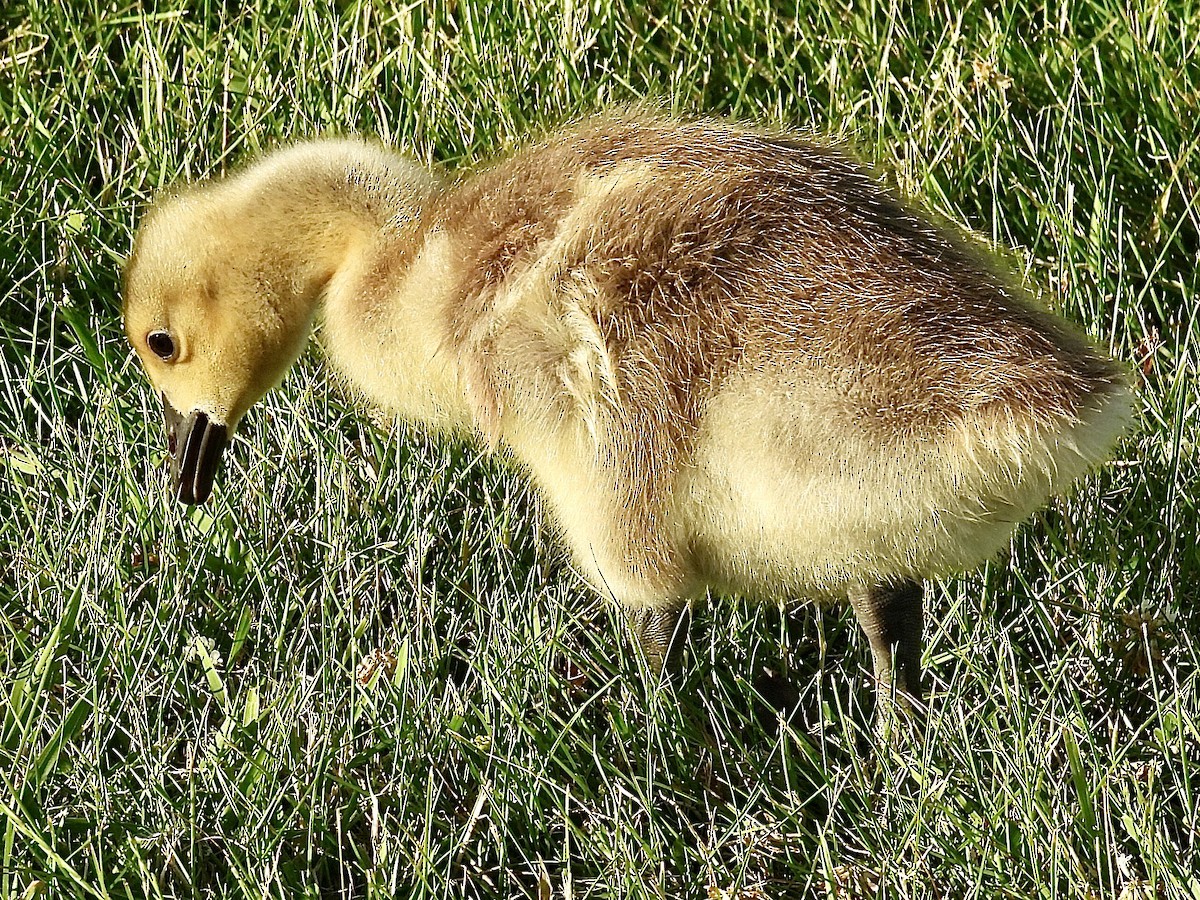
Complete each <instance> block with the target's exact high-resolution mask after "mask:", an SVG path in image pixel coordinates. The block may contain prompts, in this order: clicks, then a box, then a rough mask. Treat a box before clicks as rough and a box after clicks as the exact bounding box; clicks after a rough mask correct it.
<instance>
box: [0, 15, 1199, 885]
mask: <svg viewBox="0 0 1200 900" xmlns="http://www.w3.org/2000/svg"><path fill="white" fill-rule="evenodd" d="M788 8H789V4H785V3H773V2H769V0H722V2H715V3H712V4H707V5H704V4H695V3H692V2H684V0H664V2H659V3H654V4H645V3H629V4H621V3H619V2H618V0H589V2H568V0H564V2H560V3H557V4H540V3H539V4H535V3H525V2H514V0H497V2H492V3H486V4H485V3H479V2H477V0H460V2H443V0H429V2H416V3H407V2H406V3H400V2H392V0H378V2H375V3H353V2H346V3H336V4H335V3H323V2H316V0H299V2H292V3H285V2H282V0H264V2H262V3H259V4H257V5H256V6H255V7H254V8H253V9H251V10H249V11H246V12H243V13H236V12H231V11H229V9H228V8H227V5H226V4H220V3H211V4H206V3H198V4H194V5H192V6H183V5H176V4H173V3H161V4H153V5H152V11H145V10H142V9H141V7H140V6H138V5H134V4H132V3H127V2H125V0H112V2H106V3H99V2H86V0H75V2H73V3H71V4H65V5H64V4H58V3H43V2H34V0H17V2H10V3H6V4H5V5H4V7H3V9H2V10H0V236H2V237H0V395H2V396H0V443H2V447H3V450H2V452H0V673H2V674H0V713H2V716H3V720H2V726H0V727H2V730H0V900H9V898H35V897H112V898H120V897H179V896H202V897H242V896H247V897H327V896H339V897H347V898H349V897H355V898H362V897H429V898H444V897H521V896H528V897H537V898H539V900H541V898H547V897H555V898H560V897H563V898H565V897H572V898H598V897H666V898H676V897H709V898H737V900H755V898H767V897H770V898H775V897H793V896H794V897H804V896H814V897H822V896H824V897H838V898H867V897H902V896H905V897H906V896H911V897H929V898H945V897H988V898H991V897H1014V898H1023V897H1064V898H1066V897H1078V898H1095V897H1120V898H1124V900H1134V898H1156V900H1157V898H1183V897H1190V898H1197V897H1200V873H1198V871H1197V863H1196V862H1195V860H1196V859H1200V846H1197V842H1198V838H1197V835H1198V834H1200V812H1198V810H1200V676H1198V674H1197V673H1198V671H1200V639H1198V638H1197V635H1200V603H1197V600H1198V599H1200V597H1198V596H1197V595H1198V589H1197V587H1196V586H1197V584H1200V551H1198V550H1197V546H1198V543H1200V542H1198V535H1197V525H1196V522H1197V508H1196V505H1197V495H1196V487H1195V486H1196V484H1197V483H1198V480H1197V476H1198V475H1200V472H1198V468H1200V462H1198V456H1197V430H1196V425H1197V404H1198V400H1197V378H1196V375H1197V365H1198V362H1200V350H1198V343H1200V324H1198V323H1197V314H1198V309H1200V305H1198V297H1197V287H1198V278H1197V274H1196V260H1197V258H1198V257H1200V205H1198V204H1200V201H1198V200H1197V190H1198V186H1200V137H1198V136H1197V135H1198V134H1200V132H1197V130H1196V123H1197V121H1198V120H1200V49H1198V48H1200V15H1198V14H1197V12H1196V11H1195V10H1194V9H1193V7H1192V6H1191V5H1190V4H1186V3H1154V2H1149V3H1145V4H1141V5H1139V4H1133V5H1132V6H1130V5H1127V4H1125V3H1120V2H1116V0H1089V2H1083V3H1074V4H1065V3H1062V4H1050V3H1034V4H1027V3H1020V2H1006V3H1002V4H995V3H986V4H985V3H982V2H972V0H967V2H964V3H959V4H946V5H930V4H918V5H915V6H912V7H909V6H902V5H900V4H898V3H894V2H882V0H880V2H865V3H853V4H852V3H848V2H832V3H825V4H819V5H818V4H806V5H805V8H804V9H803V10H801V11H800V13H799V14H798V15H796V14H793V12H794V11H793V12H789V11H788ZM647 97H648V98H653V99H654V100H655V101H656V102H660V103H662V104H663V105H665V106H667V107H669V108H672V109H674V110H677V111H682V112H705V113H713V114H720V115H731V116H735V117H737V118H740V119H745V120H752V121H761V122H767V123H774V124H785V125H788V126H790V127H794V128H798V129H801V130H810V131H813V132H816V133H818V134H822V135H830V136H833V137H834V138H837V139H839V140H843V141H848V142H850V143H851V144H852V145H853V146H854V147H855V148H856V150H857V152H858V153H859V154H860V155H861V156H862V157H863V159H865V160H866V161H867V162H869V163H870V164H872V165H874V166H875V167H877V169H878V170H879V171H880V172H881V174H882V175H883V177H885V178H887V179H889V180H891V181H892V182H894V183H896V184H898V185H899V186H900V187H901V188H902V189H903V190H905V191H907V192H909V193H911V194H913V195H916V196H918V197H920V198H923V200H924V201H925V202H926V203H927V204H928V205H929V206H930V207H931V208H933V209H934V210H936V211H937V212H938V213H940V214H941V215H943V216H945V217H947V218H949V219H951V220H954V221H957V222H959V223H961V224H962V225H963V226H964V227H967V228H969V229H971V230H972V231H974V232H976V233H977V234H978V235H980V237H981V239H983V240H986V241H989V242H995V243H996V244H998V245H1002V246H1008V247H1011V248H1013V249H1012V251H1011V255H1010V258H1011V260H1012V262H1013V264H1014V265H1015V266H1016V267H1017V268H1019V269H1020V270H1021V271H1022V272H1024V273H1025V274H1026V275H1027V277H1028V278H1029V279H1030V282H1031V283H1032V284H1034V285H1037V286H1040V288H1041V289H1042V290H1043V291H1044V294H1045V297H1046V301H1047V302H1048V303H1050V304H1051V305H1053V306H1054V307H1056V308H1058V309H1060V310H1061V311H1062V312H1063V313H1064V314H1066V315H1067V316H1069V317H1071V318H1073V319H1075V320H1076V321H1078V322H1080V323H1081V324H1083V325H1084V326H1085V327H1086V328H1087V329H1088V330H1089V331H1090V332H1091V333H1092V334H1093V335H1094V336H1095V337H1096V338H1097V339H1098V340H1100V341H1101V342H1102V343H1103V344H1105V345H1107V346H1109V347H1110V348H1111V349H1112V351H1113V353H1114V354H1115V355H1117V356H1119V357H1121V358H1124V359H1126V360H1128V361H1130V363H1131V366H1132V367H1133V369H1134V371H1135V372H1136V375H1137V377H1138V379H1139V382H1140V386H1141V396H1142V403H1143V407H1142V415H1141V424H1140V426H1139V428H1138V430H1137V431H1136V433H1134V434H1133V435H1131V436H1130V437H1129V439H1128V440H1126V441H1125V442H1124V443H1123V445H1122V446H1121V447H1120V449H1119V451H1118V456H1117V459H1116V461H1115V462H1114V464H1113V465H1112V466H1111V467H1109V468H1106V469H1105V470H1104V471H1102V472H1100V473H1098V474H1096V475H1095V476H1093V477H1092V478H1090V479H1089V480H1088V481H1087V482H1086V483H1084V484H1083V485H1082V486H1081V487H1080V489H1079V490H1078V491H1077V492H1076V493H1074V494H1073V495H1072V496H1071V497H1070V498H1068V499H1065V500H1062V501H1059V502H1056V503H1055V504H1054V505H1053V506H1051V507H1050V508H1049V509H1048V510H1047V511H1046V512H1045V513H1044V514H1042V515H1040V516H1038V518H1037V519H1036V521H1035V522H1033V523H1031V524H1030V525H1029V526H1028V527H1027V528H1025V529H1023V530H1022V531H1021V532H1020V533H1019V535H1018V537H1017V538H1016V539H1015V540H1014V542H1013V546H1012V551H1011V554H1009V555H1008V556H1006V557H1005V558H1003V559H1001V560H998V561H996V562H994V563H993V564H990V565H989V566H988V567H986V568H985V569H984V570H983V571H981V572H977V573H972V574H968V575H966V576H963V577H962V578H960V579H955V580H951V581H948V582H946V583H943V584H938V585H934V586H933V588H932V590H931V592H930V598H929V607H930V614H929V619H930V622H929V627H928V635H927V649H926V654H925V662H926V665H927V667H928V675H927V679H928V681H929V683H930V684H931V686H932V688H933V697H932V710H931V715H930V722H929V727H928V731H927V734H926V736H925V739H924V741H923V742H918V743H916V744H913V745H910V746H908V747H907V749H906V751H905V752H902V753H889V752H887V751H880V752H879V753H878V754H877V757H876V758H875V759H870V758H869V757H867V756H864V755H863V754H862V753H860V752H859V748H860V747H861V745H862V743H863V741H864V733H863V725H862V722H863V715H862V714H861V712H859V711H858V698H860V697H862V696H864V695H865V673H864V670H863V661H864V654H865V647H864V646H863V641H862V640H861V639H860V637H859V636H858V634H857V631H856V628H855V626H854V624H853V621H852V619H851V618H850V616H849V614H848V612H847V611H846V610H840V609H826V610H812V609H808V608H803V607H802V608H800V609H798V610H796V611H789V612H788V613H787V614H786V615H785V614H781V613H780V612H779V611H777V610H774V609H771V608H764V607H761V606H757V605H755V604H753V603H749V602H744V601H741V600H735V599H713V600H711V601H710V602H709V603H708V604H706V605H705V606H704V607H702V608H701V609H700V610H698V613H697V622H696V628H695V635H694V644H693V649H692V652H691V655H690V658H689V661H688V664H687V675H686V685H685V687H684V689H683V690H681V691H680V692H679V696H678V700H677V701H676V699H673V698H671V697H668V696H663V695H661V694H660V693H657V692H655V691H654V690H651V689H648V688H647V687H646V686H645V685H644V683H643V681H642V680H641V678H640V677H639V673H638V669H637V665H636V662H635V661H634V659H633V658H632V656H631V654H630V652H629V648H628V646H627V645H626V644H625V643H624V642H623V641H621V640H618V639H616V638H615V637H614V636H613V630H614V619H613V616H612V614H611V612H610V611H609V610H608V609H607V608H606V607H605V606H604V605H603V603H602V602H600V601H599V600H598V599H597V598H595V597H593V596H591V595H590V594H588V593H587V592H586V591H585V590H583V589H582V588H581V587H580V586H579V583H578V582H577V580H576V579H575V577H574V576H573V575H572V573H571V572H570V570H569V568H568V567H567V566H566V565H565V564H564V563H563V561H562V559H561V557H560V556H559V554H558V553H557V551H556V550H555V549H554V544H553V541H552V540H551V539H549V538H548V537H547V536H546V535H544V534H543V533H542V532H543V531H544V530H545V527H546V523H545V520H544V518H543V517H542V515H541V514H540V512H539V510H538V508H537V504H536V501H535V498H534V497H533V496H532V495H531V493H530V491H529V489H528V487H527V485H526V484H525V483H524V481H523V480H522V479H521V477H520V475H519V473H517V472H515V471H513V469H511V468H510V467H509V466H507V465H506V464H505V463H504V461H503V460H500V459H495V458H485V457H482V456H481V455H480V452H479V451H478V450H477V449H475V448H473V447H471V446H469V445H457V444H453V443H448V442H445V441H441V440H437V439H435V438H433V437H431V436H428V435H425V434H423V433H421V432H419V431H417V430H415V429H411V428H409V427H407V426H404V425H396V426H391V425H386V424H385V425H384V427H378V423H373V422H372V420H371V418H370V416H369V414H367V413H365V412H364V411H362V410H359V409H356V408H354V407H353V406H352V405H349V404H347V402H346V401H345V400H344V399H343V398H342V396H341V395H340V394H339V393H338V391H337V390H336V389H335V388H333V387H331V386H330V384H329V383H328V382H327V380H326V379H325V377H324V376H323V375H322V374H321V368H320V365H319V363H318V361H316V360H312V359H306V360H304V362H303V363H302V365H301V366H300V367H298V369H297V370H296V372H295V373H294V374H293V375H292V376H290V377H289V379H288V381H287V382H286V383H285V385H284V387H283V388H282V389H281V390H280V391H278V392H276V393H275V394H274V395H272V396H271V397H270V398H269V399H268V400H267V401H265V402H264V403H263V404H262V406H261V407H260V408H259V409H258V410H257V411H256V412H255V413H253V414H252V415H251V416H250V420H249V422H248V425H247V428H246V430H245V432H244V433H243V434H242V436H241V437H239V439H238V440H237V442H236V444H235V447H234V448H233V450H232V453H231V454H230V455H229V462H228V464H227V468H226V471H225V472H224V476H223V478H222V480H221V483H220V485H219V487H218V492H217V495H216V497H215V498H214V501H213V502H210V504H209V505H208V506H207V507H205V508H203V509H201V510H195V511H185V510H181V509H180V508H178V507H176V506H175V505H173V504H171V503H170V502H168V501H167V499H166V498H165V496H164V487H165V477H164V474H163V468H162V460H163V453H164V451H163V440H162V435H161V425H160V422H159V417H160V414H159V411H158V409H157V408H156V407H157V402H156V400H155V398H154V397H152V396H151V395H150V392H149V390H148V389H147V387H146V385H145V382H144V381H143V379H142V377H141V375H140V373H139V371H138V369H137V367H136V365H135V364H134V362H133V361H132V359H131V354H130V352H129V351H128V349H127V347H126V345H125V343H124V341H123V338H122V336H121V329H120V324H119V316H118V310H119V299H118V298H119V272H120V268H121V262H122V257H123V255H124V254H125V253H126V252H127V250H128V248H129V246H130V237H131V233H132V231H133V228H134V226H135V223H136V221H137V218H138V215H139V213H140V210H141V209H142V208H143V207H144V204H145V203H146V202H147V201H148V200H149V199H150V198H151V197H152V196H153V194H154V193H155V191H156V190H157V189H159V188H160V187H162V186H165V185H167V184H169V183H170V182H172V181H174V180H175V179H176V178H178V177H199V176H202V175H205V174H209V173H212V172H215V171H220V170H222V169H224V168H225V167H227V166H229V165H233V164H235V163H236V162H237V161H239V160H241V159H243V158H245V157H247V156H249V155H251V154H253V153H255V152H257V151H259V150H261V149H263V148H265V147H269V146H272V145H274V144H276V143H278V142H280V141H286V140H291V139H294V138H297V137H300V136H304V135H308V134H313V133H318V132H329V131H363V132H370V133H374V134H379V135H381V136H382V137H383V138H384V139H386V140H388V141H390V142H393V143H396V144H400V145H403V146H405V147H407V148H409V149H410V150H411V151H412V152H414V153H416V154H417V155H419V156H420V157H422V158H428V159H437V160H441V161H444V162H445V163H447V164H448V165H450V166H463V165H471V164H473V163H475V162H476V161H479V160H483V159H485V158H486V157H487V156H488V155H490V154H492V153H494V152H496V151H497V150H498V149H500V148H503V147H505V146H508V145H511V144H512V142H514V141H515V140H518V139H520V138H521V137H522V136H524V135H526V134H528V133H529V132H530V131H531V130H536V129H538V128H542V127H546V126H549V125H552V124H553V123H554V122H556V121H561V120H562V119H564V118H569V117H572V116H576V115H579V114H582V113H584V112H586V111H589V110H592V109H595V108H599V107H602V106H604V105H606V104H610V103H613V102H626V101H634V100H640V99H643V98H647ZM768 669H769V670H771V671H773V672H775V673H778V674H779V675H780V676H781V677H783V678H785V679H786V680H787V681H788V682H789V683H790V684H792V685H794V686H795V687H796V689H797V692H798V695H799V696H798V701H797V704H796V705H797V707H798V711H797V712H796V713H795V715H793V716H791V718H789V719H787V720H786V721H784V720H782V718H781V717H780V716H778V715H776V713H775V712H774V711H772V710H770V709H769V708H767V707H765V706H764V705H763V704H762V703H761V702H760V701H758V700H757V699H756V693H755V690H754V685H755V684H756V683H759V684H761V683H762V682H761V680H759V681H757V682H756V679H759V676H761V675H762V673H763V672H764V671H765V670H768Z"/></svg>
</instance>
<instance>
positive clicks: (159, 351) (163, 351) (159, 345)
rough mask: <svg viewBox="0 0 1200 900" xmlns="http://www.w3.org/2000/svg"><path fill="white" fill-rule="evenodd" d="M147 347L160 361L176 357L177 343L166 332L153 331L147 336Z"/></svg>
mask: <svg viewBox="0 0 1200 900" xmlns="http://www.w3.org/2000/svg"><path fill="white" fill-rule="evenodd" d="M146 346H148V347H149V348H150V351H151V352H152V353H153V354H154V355H155V356H157V357H158V358H159V359H163V360H170V359H171V358H173V357H174V356H175V341H173V340H172V339H171V335H169V334H168V333H167V332H165V331H152V332H150V333H149V334H148V335H146Z"/></svg>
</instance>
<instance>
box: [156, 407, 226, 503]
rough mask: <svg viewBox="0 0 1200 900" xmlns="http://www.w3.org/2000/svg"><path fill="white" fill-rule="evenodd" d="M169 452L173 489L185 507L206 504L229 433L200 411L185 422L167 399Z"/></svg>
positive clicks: (189, 416)
mask: <svg viewBox="0 0 1200 900" xmlns="http://www.w3.org/2000/svg"><path fill="white" fill-rule="evenodd" d="M163 415H164V417H165V418H166V420H167V449H168V450H169V451H170V453H171V486H172V487H173V488H174V490H175V496H176V497H177V498H178V499H179V501H180V502H181V503H188V504H193V503H203V502H204V501H205V500H207V499H208V495H209V494H211V493H212V486H213V479H214V478H215V477H216V474H217V466H218V465H220V463H221V451H222V450H224V449H225V445H226V444H227V443H228V442H229V432H228V430H227V429H226V427H225V426H224V425H222V424H220V423H219V422H213V421H212V420H211V419H209V418H208V415H207V414H205V413H203V412H201V411H200V410H198V409H194V410H192V412H191V413H190V414H189V415H188V416H187V417H186V418H184V416H183V414H182V413H180V412H178V411H177V410H176V409H175V407H173V406H171V404H170V403H168V402H167V398H166V397H165V396H164V397H163Z"/></svg>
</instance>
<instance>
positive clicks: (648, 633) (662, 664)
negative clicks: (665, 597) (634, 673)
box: [626, 602, 692, 677]
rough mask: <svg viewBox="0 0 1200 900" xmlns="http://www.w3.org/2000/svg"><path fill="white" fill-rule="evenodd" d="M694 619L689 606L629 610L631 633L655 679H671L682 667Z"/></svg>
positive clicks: (677, 605) (627, 620) (627, 619)
mask: <svg viewBox="0 0 1200 900" xmlns="http://www.w3.org/2000/svg"><path fill="white" fill-rule="evenodd" d="M691 618H692V616H691V611H690V610H689V609H688V605H687V603H686V602H684V603H672V604H671V605H669V606H660V607H653V608H650V607H643V608H640V609H627V610H626V622H628V624H629V630H630V632H632V633H633V638H634V640H635V641H636V642H637V645H638V646H639V647H640V648H641V650H642V655H643V656H644V657H645V658H646V665H648V666H649V667H650V671H651V672H653V673H654V674H655V675H661V674H664V673H665V674H666V675H667V676H668V677H670V675H671V674H672V673H673V670H674V669H675V668H676V667H677V666H678V665H679V659H680V656H681V654H682V653H683V647H684V644H686V643H687V633H688V624H689V622H690V621H691Z"/></svg>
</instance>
